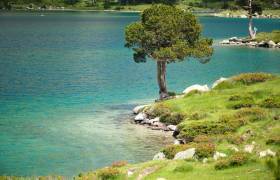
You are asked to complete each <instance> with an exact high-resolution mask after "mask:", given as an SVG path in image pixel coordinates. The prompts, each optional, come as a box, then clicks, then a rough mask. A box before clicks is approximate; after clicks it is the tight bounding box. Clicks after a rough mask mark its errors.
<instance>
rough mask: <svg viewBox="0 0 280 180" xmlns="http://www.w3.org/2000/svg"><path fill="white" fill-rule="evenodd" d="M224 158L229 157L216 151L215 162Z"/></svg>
mask: <svg viewBox="0 0 280 180" xmlns="http://www.w3.org/2000/svg"><path fill="white" fill-rule="evenodd" d="M224 157H227V155H226V154H225V153H221V152H218V151H216V152H215V154H214V156H213V159H214V160H215V161H217V160H218V159H219V158H224Z"/></svg>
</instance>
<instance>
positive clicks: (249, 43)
mask: <svg viewBox="0 0 280 180" xmlns="http://www.w3.org/2000/svg"><path fill="white" fill-rule="evenodd" d="M257 45H258V43H257V42H256V41H251V42H248V43H247V46H251V47H255V46H257Z"/></svg>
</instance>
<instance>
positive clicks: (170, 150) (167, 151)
mask: <svg viewBox="0 0 280 180" xmlns="http://www.w3.org/2000/svg"><path fill="white" fill-rule="evenodd" d="M191 147H192V146H191V145H190V144H178V145H169V146H166V147H165V148H164V149H163V150H162V151H161V152H163V154H164V155H165V157H166V158H167V159H173V158H174V156H175V155H176V154H177V153H178V152H180V151H185V150H186V149H189V148H191Z"/></svg>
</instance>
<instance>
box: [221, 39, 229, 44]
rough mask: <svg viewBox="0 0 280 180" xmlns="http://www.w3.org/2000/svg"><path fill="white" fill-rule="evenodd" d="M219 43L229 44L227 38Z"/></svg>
mask: <svg viewBox="0 0 280 180" xmlns="http://www.w3.org/2000/svg"><path fill="white" fill-rule="evenodd" d="M220 44H229V40H228V39H224V40H222V41H221V42H220Z"/></svg>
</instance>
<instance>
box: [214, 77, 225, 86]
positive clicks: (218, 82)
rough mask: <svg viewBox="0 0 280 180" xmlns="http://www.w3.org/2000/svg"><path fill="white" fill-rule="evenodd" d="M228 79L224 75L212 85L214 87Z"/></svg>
mask: <svg viewBox="0 0 280 180" xmlns="http://www.w3.org/2000/svg"><path fill="white" fill-rule="evenodd" d="M226 80H228V78H224V77H220V79H218V80H216V81H215V82H214V83H213V85H212V88H214V87H216V86H217V85H218V84H220V83H221V82H224V81H226Z"/></svg>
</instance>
